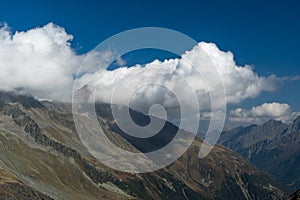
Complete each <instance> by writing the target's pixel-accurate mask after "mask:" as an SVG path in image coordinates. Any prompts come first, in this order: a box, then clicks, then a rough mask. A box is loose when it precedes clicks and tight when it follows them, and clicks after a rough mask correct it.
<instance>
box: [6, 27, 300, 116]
mask: <svg viewBox="0 0 300 200" xmlns="http://www.w3.org/2000/svg"><path fill="white" fill-rule="evenodd" d="M72 39H73V36H72V35H70V34H68V33H67V32H66V31H65V29H64V28H63V27H60V26H57V25H55V24H53V23H49V24H47V25H45V26H42V27H37V28H33V29H30V30H28V31H22V32H14V33H12V32H11V31H10V28H9V27H8V25H7V24H4V25H2V26H1V27H0V71H1V73H0V89H1V90H13V89H15V88H20V87H22V88H25V89H26V90H27V92H30V93H32V94H33V95H34V96H36V97H38V98H41V99H55V100H61V101H69V100H71V93H72V89H73V84H74V78H76V79H77V80H78V82H79V83H80V84H79V85H80V86H87V87H88V88H93V87H96V86H97V91H98V92H97V94H96V98H97V100H99V101H103V102H107V103H110V102H111V97H112V94H113V93H112V92H113V91H114V89H115V88H116V87H117V86H120V85H126V86H127V87H128V88H131V90H133V91H135V92H134V94H133V95H132V96H131V101H130V104H131V106H132V107H133V108H136V109H137V110H141V111H143V112H147V111H148V109H149V107H150V106H151V105H153V104H162V105H164V106H165V108H167V109H168V113H169V114H171V116H177V114H178V113H179V112H180V105H179V104H180V103H181V104H184V106H185V107H187V109H188V110H190V111H191V115H190V116H198V115H199V110H197V109H196V108H197V106H196V105H194V104H191V103H190V99H191V92H190V91H191V88H193V90H194V91H195V92H196V95H197V98H198V104H199V105H200V108H201V110H203V113H201V114H200V115H201V116H206V112H207V113H209V112H210V106H211V101H210V95H212V96H214V97H215V99H214V101H215V103H216V104H217V108H221V107H222V106H224V105H222V103H221V102H224V97H222V96H221V95H219V94H221V93H222V91H221V90H222V89H223V88H222V85H221V82H220V81H219V77H218V76H216V74H215V73H214V72H213V71H212V65H211V63H213V65H214V67H215V68H216V70H217V71H218V73H219V74H220V75H221V78H222V80H223V83H224V87H225V89H226V97H227V103H230V104H238V103H239V102H241V101H243V100H245V99H248V98H255V97H257V96H258V95H259V94H260V93H262V92H264V91H266V92H269V91H274V90H276V89H277V87H278V83H281V82H283V81H286V80H294V79H295V80H297V79H299V77H293V78H289V77H283V78H278V77H276V76H275V75H271V76H268V77H262V76H259V75H258V74H256V73H255V72H254V70H253V68H252V67H251V66H249V65H245V66H239V65H237V64H236V63H235V61H234V56H233V54H232V53H231V52H229V51H227V52H225V51H222V50H220V49H218V47H217V46H216V45H215V44H213V43H206V42H200V43H199V44H198V45H196V46H195V47H193V48H192V49H191V50H189V51H186V52H185V53H184V54H183V55H181V57H180V58H177V59H169V60H165V61H159V60H155V61H153V62H151V63H148V64H146V65H143V66H142V65H135V66H130V67H121V68H118V69H115V70H112V71H106V70H103V69H102V70H99V67H101V66H106V65H107V63H110V62H111V61H112V59H113V58H114V57H115V55H116V53H117V52H114V51H112V50H107V51H105V52H97V51H91V52H90V53H89V56H90V59H88V60H85V62H84V65H85V66H84V65H83V67H84V69H85V70H84V71H83V72H82V74H77V76H76V77H75V76H74V74H76V72H77V70H78V68H79V66H80V65H81V64H82V61H83V60H84V59H85V57H86V55H78V54H77V53H76V52H75V51H74V50H73V49H72V47H71V41H72ZM205 55H206V56H205ZM187 61H193V63H194V64H195V65H196V66H197V68H198V69H199V71H200V72H201V75H199V73H198V71H197V70H195V69H194V68H193V66H191V64H190V63H189V62H187ZM115 63H116V64H117V65H118V66H124V65H126V62H125V61H124V60H123V59H122V58H121V57H118V58H117V59H116V62H115ZM99 77H100V79H99ZM203 77H204V79H203ZM205 79H210V81H209V83H210V88H212V89H213V90H211V91H209V90H208V88H207V86H206V84H207V81H205ZM146 83H153V84H152V85H151V84H150V85H149V84H148V86H145V84H146ZM118 92H119V94H118V95H117V97H118V98H115V99H114V103H117V104H121V105H124V104H125V105H127V102H126V101H124V98H123V97H125V96H126V95H128V92H129V91H128V90H119V91H118ZM178 94H179V95H180V96H181V97H182V99H183V101H182V102H179V101H178V99H176V98H174V97H175V95H178ZM207 117H208V118H209V116H207ZM174 118H176V117H174ZM174 120H176V119H174Z"/></svg>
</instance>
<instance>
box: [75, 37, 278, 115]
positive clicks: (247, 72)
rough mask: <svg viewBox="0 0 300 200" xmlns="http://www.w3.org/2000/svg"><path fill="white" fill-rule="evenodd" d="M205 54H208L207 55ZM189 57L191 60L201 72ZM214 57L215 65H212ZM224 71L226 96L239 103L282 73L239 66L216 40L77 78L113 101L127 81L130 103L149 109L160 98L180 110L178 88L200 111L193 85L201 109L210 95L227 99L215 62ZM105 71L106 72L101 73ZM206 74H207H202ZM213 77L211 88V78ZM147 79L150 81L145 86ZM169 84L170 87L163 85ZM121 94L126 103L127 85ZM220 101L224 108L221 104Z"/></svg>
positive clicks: (217, 99) (273, 84)
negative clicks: (263, 73) (170, 55)
mask: <svg viewBox="0 0 300 200" xmlns="http://www.w3.org/2000/svg"><path fill="white" fill-rule="evenodd" d="M204 54H206V55H208V56H204ZM188 61H192V62H193V63H194V64H195V65H197V68H198V69H199V71H200V72H201V74H199V73H198V71H197V70H195V68H194V67H193V66H191V64H190V63H189V62H188ZM210 63H213V65H214V66H211V64H210ZM213 67H215V68H216V70H217V71H218V72H219V74H220V75H221V77H222V80H223V83H224V87H225V90H226V95H227V102H228V103H231V104H237V103H239V102H241V101H243V100H244V99H248V98H255V97H257V96H258V95H259V94H260V93H262V92H264V91H267V92H268V91H274V90H276V89H277V83H278V82H279V78H277V77H276V76H275V75H271V76H269V77H261V76H258V75H257V74H256V73H255V72H254V71H253V69H252V68H251V67H250V66H249V65H246V66H243V67H242V66H238V65H237V64H236V63H235V61H234V57H233V54H232V53H231V52H229V51H228V52H224V51H221V50H220V49H218V47H217V46H216V45H215V44H213V43H206V42H200V43H199V44H198V45H196V46H195V47H194V48H193V49H191V50H190V51H186V52H185V53H184V54H183V55H181V58H179V59H169V60H165V61H159V60H155V61H153V62H151V63H148V64H146V65H144V66H141V65H135V66H131V67H122V68H118V69H115V70H113V71H103V70H100V71H97V72H95V73H88V74H85V75H84V76H83V77H81V78H80V79H79V80H78V82H79V85H80V86H81V87H82V86H84V85H89V86H91V87H92V88H93V87H96V86H97V89H98V91H99V92H98V93H97V99H98V100H99V101H102V102H108V103H109V102H110V101H111V97H112V95H113V91H114V89H116V88H117V87H118V85H122V84H123V85H126V86H127V87H128V88H130V89H131V90H134V91H135V94H134V95H132V96H131V103H132V105H133V106H135V108H137V109H138V110H142V111H145V112H147V109H148V108H149V106H150V105H153V104H161V105H164V106H165V108H167V109H169V110H171V109H172V111H173V112H176V110H177V111H178V109H179V102H178V101H176V100H175V99H174V93H176V92H177V94H178V93H180V96H181V97H182V98H183V103H184V104H185V106H187V107H190V109H191V110H194V112H195V113H194V114H197V112H199V110H196V108H197V106H196V105H190V98H191V96H190V93H191V92H190V91H191V88H193V90H194V91H195V92H196V95H197V97H198V100H199V101H198V103H199V105H200V108H201V109H202V110H210V108H211V101H210V95H212V96H214V97H215V99H214V101H215V103H216V104H218V102H223V101H224V96H221V95H218V94H220V93H222V90H223V87H222V82H221V81H220V80H219V77H218V76H217V75H216V74H215V73H214V71H213V70H212V68H213ZM100 77H101V78H100ZM203 77H204V79H203ZM207 79H210V82H209V84H210V88H213V90H211V91H209V90H208V87H207V86H206V83H207V82H206V80H207ZM147 83H153V84H150V86H149V87H146V86H145V87H143V85H145V84H147ZM164 86H165V87H164ZM118 93H120V94H119V95H118V97H120V98H119V99H114V101H115V103H116V104H121V105H127V102H126V101H124V100H125V98H123V97H125V96H126V93H128V90H124V89H123V90H118ZM217 107H219V108H221V107H222V105H221V104H220V105H218V106H217Z"/></svg>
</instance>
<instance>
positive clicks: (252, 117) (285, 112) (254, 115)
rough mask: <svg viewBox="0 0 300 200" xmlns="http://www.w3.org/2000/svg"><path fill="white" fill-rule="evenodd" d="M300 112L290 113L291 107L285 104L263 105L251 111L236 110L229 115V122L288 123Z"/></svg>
mask: <svg viewBox="0 0 300 200" xmlns="http://www.w3.org/2000/svg"><path fill="white" fill-rule="evenodd" d="M298 115H300V112H292V110H291V107H290V106H289V105H288V104H286V103H277V102H273V103H264V104H262V105H259V106H256V107H252V109H251V110H246V109H242V108H237V109H235V110H232V111H231V112H230V114H229V120H230V121H232V122H239V123H245V124H253V123H254V124H261V123H264V122H266V121H268V120H270V119H274V120H278V121H282V122H284V123H289V122H291V121H292V120H294V119H295V118H296V117H297V116H298Z"/></svg>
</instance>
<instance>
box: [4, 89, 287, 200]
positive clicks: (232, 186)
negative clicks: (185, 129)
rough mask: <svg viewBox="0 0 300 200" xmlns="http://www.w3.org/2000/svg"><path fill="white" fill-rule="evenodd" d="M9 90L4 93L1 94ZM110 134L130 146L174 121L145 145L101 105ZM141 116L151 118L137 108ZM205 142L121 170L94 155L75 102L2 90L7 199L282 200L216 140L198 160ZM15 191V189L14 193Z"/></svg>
mask: <svg viewBox="0 0 300 200" xmlns="http://www.w3.org/2000/svg"><path fill="white" fill-rule="evenodd" d="M1 95H2V96H5V98H1ZM96 109H97V113H98V115H99V122H100V123H102V124H103V126H104V127H105V131H106V133H107V134H108V136H109V138H110V139H111V140H112V141H113V142H114V143H115V144H117V145H119V146H121V147H122V148H124V149H126V150H129V151H148V150H151V149H154V148H157V147H159V145H162V144H164V143H167V142H168V141H169V140H170V138H172V137H173V136H172V134H173V133H174V130H177V127H176V126H174V125H172V124H170V123H167V124H166V126H165V127H164V129H163V130H162V131H161V136H160V137H159V138H151V139H150V140H148V141H145V143H144V145H140V143H139V142H136V141H135V140H133V138H130V137H127V136H126V135H125V134H124V133H122V132H121V131H120V130H119V129H118V127H116V126H115V124H114V123H113V121H112V118H111V113H110V108H109V106H107V105H103V104H98V105H97V106H96ZM133 115H135V117H138V118H139V120H140V122H141V123H142V122H143V121H147V116H143V115H141V114H140V113H136V112H135V113H133ZM200 145H201V140H199V139H197V140H195V142H194V143H193V145H192V146H191V147H190V148H189V150H188V151H187V152H186V153H185V154H184V155H183V156H182V157H181V158H180V159H179V160H178V161H176V162H174V163H173V164H172V165H170V166H168V167H167V168H165V169H161V170H158V171H156V172H152V173H146V174H130V173H122V172H118V171H115V170H112V169H109V168H107V167H106V166H104V165H103V164H101V163H100V162H98V161H97V160H96V159H95V158H93V157H92V156H91V155H90V154H89V153H88V152H87V150H86V149H85V148H84V146H83V145H82V143H81V141H80V140H79V138H78V135H77V134H76V131H75V127H74V123H73V118H72V113H71V106H70V105H69V104H63V103H58V102H46V101H44V102H39V101H37V100H35V99H34V98H27V97H26V96H22V95H16V94H13V93H3V94H1V93H0V156H1V161H0V168H1V171H3V172H5V173H1V174H0V184H1V185H0V194H1V197H3V198H4V199H10V198H15V199H41V198H43V199H47V198H53V199H281V198H283V197H285V196H286V189H285V187H284V186H282V185H281V184H280V183H278V181H276V180H275V179H274V178H272V177H271V176H269V175H268V174H265V173H264V172H262V171H260V170H259V169H257V168H256V167H254V166H253V165H251V164H250V163H249V162H248V161H246V160H245V159H244V158H243V157H242V156H240V155H239V154H237V153H235V152H233V151H231V150H228V149H226V148H224V147H222V146H218V145H217V146H216V147H215V148H214V149H213V151H212V152H211V153H210V154H209V155H208V156H207V157H205V158H204V159H199V158H198V152H199V147H200ZM13 191H15V192H13Z"/></svg>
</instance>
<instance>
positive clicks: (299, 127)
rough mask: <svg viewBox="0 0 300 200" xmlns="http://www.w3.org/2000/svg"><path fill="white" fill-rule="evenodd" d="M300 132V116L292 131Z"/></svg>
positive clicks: (294, 122) (293, 124)
mask: <svg viewBox="0 0 300 200" xmlns="http://www.w3.org/2000/svg"><path fill="white" fill-rule="evenodd" d="M296 130H300V115H299V116H298V117H297V118H296V119H295V120H294V121H293V123H292V127H291V131H292V132H293V131H296Z"/></svg>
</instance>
